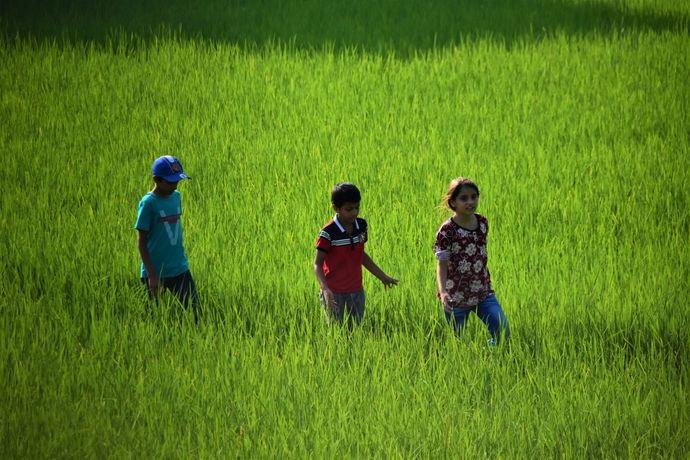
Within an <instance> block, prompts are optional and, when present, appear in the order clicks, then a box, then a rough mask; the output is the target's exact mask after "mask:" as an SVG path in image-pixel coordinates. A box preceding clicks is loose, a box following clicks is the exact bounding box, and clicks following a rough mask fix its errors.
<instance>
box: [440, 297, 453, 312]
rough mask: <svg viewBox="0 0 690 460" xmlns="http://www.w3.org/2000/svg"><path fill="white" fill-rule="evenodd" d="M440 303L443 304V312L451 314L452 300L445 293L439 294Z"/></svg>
mask: <svg viewBox="0 0 690 460" xmlns="http://www.w3.org/2000/svg"><path fill="white" fill-rule="evenodd" d="M441 303H442V304H443V311H445V312H446V313H453V300H452V299H451V298H450V294H448V293H447V292H442V293H441Z"/></svg>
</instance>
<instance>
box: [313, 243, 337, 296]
mask: <svg viewBox="0 0 690 460" xmlns="http://www.w3.org/2000/svg"><path fill="white" fill-rule="evenodd" d="M325 258H326V253H325V252H324V251H319V250H318V249H317V250H316V257H315V258H314V274H315V275H316V281H318V282H319V288H320V289H321V292H322V293H323V297H324V299H325V300H326V305H328V307H329V308H331V309H334V308H336V307H337V306H338V305H337V304H336V303H335V297H334V296H333V291H331V290H330V289H329V287H328V283H326V274H325V273H324V271H323V261H324V259H325Z"/></svg>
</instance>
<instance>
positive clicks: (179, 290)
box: [134, 155, 199, 322]
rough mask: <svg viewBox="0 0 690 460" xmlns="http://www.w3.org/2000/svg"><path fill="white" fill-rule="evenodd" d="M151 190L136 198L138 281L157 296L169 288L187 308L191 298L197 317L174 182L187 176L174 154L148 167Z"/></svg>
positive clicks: (195, 317) (153, 296)
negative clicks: (140, 197) (139, 257)
mask: <svg viewBox="0 0 690 460" xmlns="http://www.w3.org/2000/svg"><path fill="white" fill-rule="evenodd" d="M151 172H152V174H153V181H154V183H155V185H154V187H153V190H151V191H150V192H149V193H147V194H146V195H144V197H143V198H142V199H141V201H139V213H138V215H137V222H136V224H135V226H134V227H135V228H136V230H137V247H138V249H139V255H140V256H141V282H142V283H143V284H144V286H147V287H148V291H149V296H150V297H151V298H154V299H155V298H156V297H157V295H158V294H159V293H160V291H161V290H163V289H169V290H170V291H172V292H173V293H174V294H175V296H177V298H178V299H179V300H180V302H181V303H182V305H183V306H184V307H185V308H187V307H188V305H189V303H190V301H191V303H192V308H193V310H194V320H195V321H197V322H198V321H199V312H198V309H199V301H198V297H197V293H196V286H195V285H194V279H193V278H192V274H191V272H190V271H189V263H188V262H187V256H186V254H185V251H184V247H183V245H182V222H181V217H182V201H181V199H180V192H178V191H177V184H178V182H179V181H180V180H182V179H189V178H190V177H189V176H187V175H186V174H185V173H184V172H183V170H182V164H181V163H180V161H179V160H178V159H177V158H175V157H173V156H169V155H166V156H162V157H160V158H157V159H156V161H154V162H153V166H152V167H151Z"/></svg>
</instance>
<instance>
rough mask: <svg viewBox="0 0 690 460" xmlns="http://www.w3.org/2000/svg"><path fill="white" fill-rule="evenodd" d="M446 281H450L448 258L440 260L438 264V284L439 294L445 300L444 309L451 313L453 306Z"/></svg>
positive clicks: (442, 300)
mask: <svg viewBox="0 0 690 460" xmlns="http://www.w3.org/2000/svg"><path fill="white" fill-rule="evenodd" d="M446 281H448V260H447V259H446V260H439V261H438V264H437V265H436V284H437V287H438V294H439V295H440V296H441V302H443V309H444V310H445V311H446V312H448V313H451V312H452V311H453V307H452V305H451V302H450V297H449V296H448V291H447V290H446Z"/></svg>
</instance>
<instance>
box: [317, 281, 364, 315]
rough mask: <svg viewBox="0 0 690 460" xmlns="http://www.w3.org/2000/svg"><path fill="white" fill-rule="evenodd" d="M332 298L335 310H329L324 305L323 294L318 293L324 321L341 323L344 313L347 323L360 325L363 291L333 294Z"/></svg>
mask: <svg viewBox="0 0 690 460" xmlns="http://www.w3.org/2000/svg"><path fill="white" fill-rule="evenodd" d="M333 297H334V298H335V302H336V303H337V306H336V307H335V309H333V310H331V309H330V308H328V305H326V299H324V297H323V292H319V299H320V300H321V305H323V308H324V312H325V313H326V320H327V321H328V322H330V321H331V320H336V321H338V322H340V323H342V322H343V319H344V318H345V316H346V315H345V314H346V313H347V318H348V322H351V321H352V320H354V321H355V322H357V323H360V322H361V321H362V317H363V316H364V300H365V296H364V289H362V290H361V291H356V292H334V293H333Z"/></svg>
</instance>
